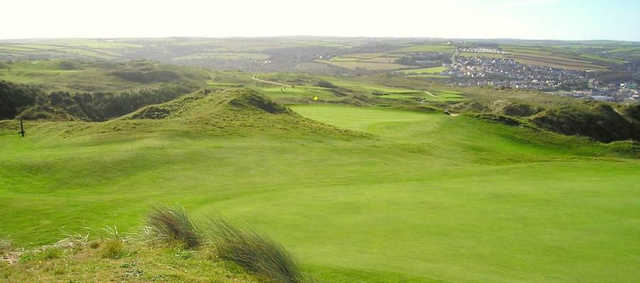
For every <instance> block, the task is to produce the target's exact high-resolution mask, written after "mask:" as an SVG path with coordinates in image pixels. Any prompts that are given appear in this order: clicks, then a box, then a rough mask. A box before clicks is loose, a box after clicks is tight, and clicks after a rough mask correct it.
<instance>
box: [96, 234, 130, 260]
mask: <svg viewBox="0 0 640 283" xmlns="http://www.w3.org/2000/svg"><path fill="white" fill-rule="evenodd" d="M124 255H125V250H124V242H123V241H122V240H121V239H110V240H107V241H105V242H104V243H103V244H102V249H101V250H100V256H101V257H102V258H110V259H118V258H121V257H123V256H124Z"/></svg>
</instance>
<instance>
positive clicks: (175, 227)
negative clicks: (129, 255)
mask: <svg viewBox="0 0 640 283" xmlns="http://www.w3.org/2000/svg"><path fill="white" fill-rule="evenodd" d="M147 225H148V227H149V229H150V233H151V234H152V236H154V237H156V238H158V239H160V240H163V241H165V242H167V243H180V244H181V245H182V246H183V247H184V248H187V249H192V248H196V247H198V246H200V244H201V243H202V239H201V237H200V235H199V234H198V229H197V227H196V225H195V224H194V223H193V221H192V220H191V218H189V216H188V215H187V213H186V212H185V211H184V209H173V208H168V207H155V208H153V210H152V211H151V213H150V214H149V215H148V217H147Z"/></svg>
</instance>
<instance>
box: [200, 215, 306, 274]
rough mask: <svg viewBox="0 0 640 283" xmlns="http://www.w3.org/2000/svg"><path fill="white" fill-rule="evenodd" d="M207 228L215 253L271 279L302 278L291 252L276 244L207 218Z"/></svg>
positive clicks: (245, 230) (253, 233) (220, 220)
mask: <svg viewBox="0 0 640 283" xmlns="http://www.w3.org/2000/svg"><path fill="white" fill-rule="evenodd" d="M207 224H208V225H207V226H206V228H207V232H208V234H209V236H210V237H211V239H212V240H213V244H214V245H215V251H216V255H217V256H218V257H219V258H220V259H222V260H227V261H231V262H233V263H235V264H237V265H239V266H241V267H243V268H245V269H246V270H248V271H250V272H253V273H255V274H257V275H260V276H263V277H265V278H268V279H269V280H271V281H274V282H283V283H298V282H302V279H303V278H302V274H301V272H300V270H299V269H298V267H297V265H296V263H295V261H294V260H293V259H292V257H291V255H290V254H289V253H288V252H287V251H286V250H285V249H284V247H282V246H281V245H280V244H278V243H276V242H274V241H272V240H271V239H268V238H266V237H264V236H261V235H259V234H257V233H256V232H254V231H251V230H249V229H242V228H238V227H235V226H233V225H231V224H229V223H228V222H227V221H225V220H224V219H218V218H217V219H210V220H209V222H208V223H207Z"/></svg>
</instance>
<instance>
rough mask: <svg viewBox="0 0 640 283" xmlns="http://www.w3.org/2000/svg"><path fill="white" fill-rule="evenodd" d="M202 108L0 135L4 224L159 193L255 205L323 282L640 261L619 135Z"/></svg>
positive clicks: (135, 218)
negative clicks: (230, 119)
mask: <svg viewBox="0 0 640 283" xmlns="http://www.w3.org/2000/svg"><path fill="white" fill-rule="evenodd" d="M204 109H207V108H206V107H205V108H204ZM204 109H200V110H198V111H199V112H198V113H203V115H194V116H192V117H196V118H198V119H200V120H198V124H197V125H202V124H205V125H206V124H207V121H217V122H218V123H217V124H215V123H214V124H215V125H217V126H215V127H212V128H208V127H205V129H206V130H205V129H201V128H197V127H195V126H191V127H188V129H187V130H185V129H184V128H183V127H182V126H183V124H184V123H183V122H181V121H182V120H175V121H173V122H167V121H135V120H134V121H126V120H121V121H114V122H108V123H104V124H98V125H93V124H92V125H90V126H88V125H87V124H83V123H75V124H70V123H67V124H59V123H50V124H40V125H36V124H28V134H29V136H28V137H27V138H26V139H19V138H17V137H15V136H10V135H3V136H0V141H1V143H2V144H3V145H4V146H3V147H1V148H0V169H1V170H0V196H1V198H0V199H2V205H3V207H4V209H2V210H1V211H0V217H2V219H4V222H3V229H2V230H0V237H6V238H10V239H12V240H14V241H17V242H18V243H19V244H22V245H28V244H40V243H46V242H51V241H53V240H56V239H58V238H60V237H62V236H63V235H65V234H68V233H72V232H77V231H79V230H82V229H83V228H85V227H90V228H91V229H93V231H94V232H99V230H100V228H102V227H104V226H105V225H114V224H117V225H119V227H120V228H121V229H124V230H131V229H133V228H135V227H136V226H138V225H139V223H141V217H142V215H143V214H144V213H145V212H146V211H147V210H148V208H149V207H150V206H151V205H154V204H159V203H165V204H180V205H183V206H185V207H186V208H187V209H189V210H190V211H193V212H195V213H196V215H203V214H206V213H211V212H219V213H222V214H224V215H226V216H229V217H231V218H232V219H236V220H237V221H242V222H248V223H249V224H251V225H252V226H254V227H256V228H257V229H258V230H259V231H264V232H267V234H269V235H271V236H272V237H273V238H275V239H276V240H278V241H280V242H282V243H283V244H284V245H285V246H286V247H287V248H289V249H290V250H292V251H293V253H294V255H296V256H297V257H298V258H299V259H300V260H301V261H302V263H303V265H304V266H305V269H306V270H307V271H310V272H311V273H312V274H313V275H315V277H317V278H318V279H324V280H326V281H329V282H358V281H364V282H376V280H377V282H406V281H425V282H428V281H431V280H434V279H437V280H443V281H454V282H459V281H466V282H470V281H482V282H487V281H491V282H513V281H563V282H564V281H593V282H602V281H615V282H630V281H633V279H634V278H637V277H638V276H640V274H638V271H637V269H636V268H634V267H635V263H636V262H637V254H638V253H640V245H639V244H638V242H637V241H636V239H637V238H638V236H639V235H640V230H638V226H637V225H636V224H637V223H636V222H637V221H636V219H638V217H640V210H639V209H638V202H639V201H640V191H639V190H638V189H639V187H638V182H637V171H638V169H640V162H638V161H637V160H632V159H626V158H623V157H624V156H619V155H618V154H616V153H615V152H613V151H612V148H611V147H610V146H605V145H599V144H593V143H591V142H588V141H586V140H582V139H576V138H569V137H561V136H556V135H548V134H544V133H539V132H533V131H529V130H526V129H521V128H511V127H506V126H502V125H497V124H488V123H485V122H482V121H477V120H472V119H470V118H466V117H464V116H460V117H455V118H452V117H449V116H445V115H440V114H420V113H414V112H402V111H392V110H375V109H364V108H350V107H341V106H299V107H294V109H295V110H296V111H297V112H299V113H301V114H303V115H304V116H307V117H311V118H313V119H317V120H320V121H323V122H326V123H330V124H335V125H338V126H340V127H344V128H348V129H354V130H360V131H365V132H369V133H371V134H373V135H374V136H372V137H368V138H367V137H357V136H355V137H348V136H341V135H337V136H335V137H333V138H332V137H327V136H325V134H313V131H311V133H309V132H307V133H306V134H305V133H304V131H299V128H298V130H287V127H281V126H280V125H285V124H280V123H287V122H286V120H282V121H281V122H277V123H275V124H274V123H270V120H266V121H264V122H263V123H256V121H253V122H252V123H246V124H244V126H243V127H242V128H239V130H234V131H230V132H226V133H225V134H224V135H223V136H218V135H219V134H217V133H221V132H223V129H224V125H225V122H224V120H225V118H224V116H223V117H220V116H218V115H216V114H215V113H214V112H206V111H205V110H204ZM260 117H263V116H260ZM260 117H257V118H256V119H257V120H265V119H266V118H265V119H262V118H260ZM203 119H204V120H203ZM206 119H209V120H206ZM187 120H189V119H187ZM196 120H197V119H196ZM221 120H222V122H221ZM194 125H196V124H194ZM252 125H253V126H252ZM272 125H275V126H272ZM219 126H220V127H219ZM236 126H237V125H236ZM86 127H88V128H89V129H88V130H82V131H81V134H77V133H76V134H72V133H70V132H69V129H75V131H78V130H79V129H82V128H86ZM234 128H235V126H234ZM274 128H275V129H274ZM118 130H120V131H121V132H120V133H119V132H118ZM122 132H124V133H122ZM205 132H206V133H207V134H203V133H205ZM4 133H5V134H8V133H9V132H7V131H5V132H4ZM594 156H601V157H598V158H594ZM79 157H82V158H79Z"/></svg>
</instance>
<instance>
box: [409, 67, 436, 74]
mask: <svg viewBox="0 0 640 283" xmlns="http://www.w3.org/2000/svg"><path fill="white" fill-rule="evenodd" d="M446 70H447V67H431V68H421V69H411V70H403V71H400V72H401V73H403V74H416V75H421V74H431V75H433V74H440V73H442V72H444V71H446Z"/></svg>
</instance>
